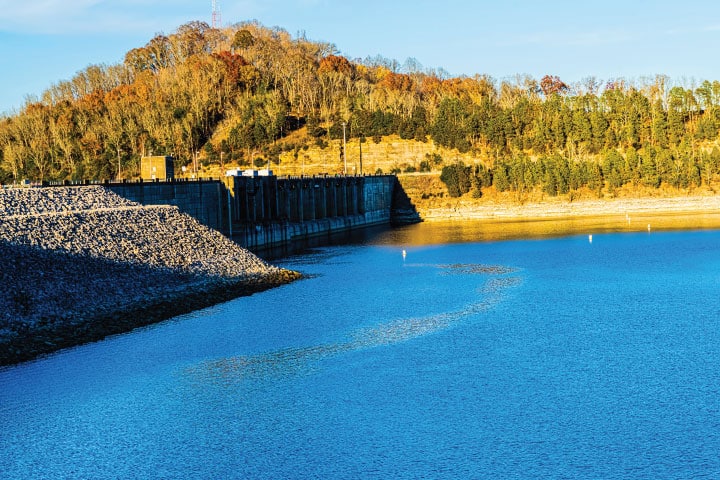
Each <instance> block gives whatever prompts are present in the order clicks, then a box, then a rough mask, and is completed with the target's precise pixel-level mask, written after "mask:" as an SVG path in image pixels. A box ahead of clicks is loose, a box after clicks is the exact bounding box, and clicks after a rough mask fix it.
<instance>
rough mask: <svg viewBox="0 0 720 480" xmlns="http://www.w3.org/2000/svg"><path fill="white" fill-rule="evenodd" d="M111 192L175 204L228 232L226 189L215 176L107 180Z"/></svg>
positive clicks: (135, 199)
mask: <svg viewBox="0 0 720 480" xmlns="http://www.w3.org/2000/svg"><path fill="white" fill-rule="evenodd" d="M103 185H104V186H105V187H106V188H107V189H108V190H110V191H111V192H113V193H115V194H117V195H119V196H121V197H123V198H126V199H128V200H130V201H132V202H137V203H139V204H141V205H145V206H147V205H172V206H174V207H178V210H180V211H181V212H182V213H186V214H188V215H190V216H191V217H193V218H194V219H195V220H197V221H198V222H200V223H202V224H203V225H206V226H208V227H210V228H212V229H215V230H219V231H221V232H223V233H227V232H226V230H227V220H226V218H227V217H226V216H225V215H224V208H225V207H224V203H225V196H226V194H225V189H224V187H223V185H222V183H221V182H219V181H218V180H213V179H199V180H188V181H183V180H174V181H158V182H124V183H108V182H106V183H104V184H103Z"/></svg>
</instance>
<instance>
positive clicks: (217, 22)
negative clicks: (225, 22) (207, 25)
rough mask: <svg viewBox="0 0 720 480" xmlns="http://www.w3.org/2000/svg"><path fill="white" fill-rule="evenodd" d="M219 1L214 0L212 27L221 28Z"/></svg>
mask: <svg viewBox="0 0 720 480" xmlns="http://www.w3.org/2000/svg"><path fill="white" fill-rule="evenodd" d="M217 3H218V2H217V0H212V27H213V28H220V26H221V24H222V19H221V18H220V10H219V9H218V5H217Z"/></svg>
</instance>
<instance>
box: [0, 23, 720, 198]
mask: <svg viewBox="0 0 720 480" xmlns="http://www.w3.org/2000/svg"><path fill="white" fill-rule="evenodd" d="M343 124H344V125H345V127H346V135H347V136H348V137H349V138H364V137H371V138H373V139H375V141H381V140H382V138H383V137H385V136H387V135H399V136H400V137H401V138H403V139H414V140H417V141H421V142H430V141H432V142H434V144H436V145H439V146H442V147H446V148H450V149H457V151H458V152H460V153H467V154H469V155H470V156H471V157H472V158H474V159H476V161H475V165H473V166H470V167H464V166H461V165H446V169H447V170H446V171H445V172H444V176H445V178H450V179H451V178H454V177H458V178H460V177H463V175H460V174H457V172H464V171H466V170H464V168H470V169H471V170H472V174H470V175H469V176H467V178H468V179H469V180H467V181H465V180H463V181H462V182H459V181H458V182H456V183H457V184H458V185H460V184H462V185H463V187H462V188H460V189H459V190H458V191H462V190H464V189H465V185H466V184H467V183H468V181H469V182H470V185H471V186H470V187H469V188H470V189H472V185H475V186H478V185H480V187H482V186H483V185H486V186H489V185H494V186H495V187H496V188H497V189H498V190H501V191H502V190H518V191H521V190H522V189H527V188H535V187H542V188H543V189H545V190H546V191H547V192H548V193H553V192H555V193H564V192H566V191H568V190H572V189H576V188H580V187H588V188H591V189H595V188H619V187H621V186H622V185H625V184H628V183H636V184H642V185H647V186H651V187H652V186H658V185H660V184H662V183H666V184H668V185H672V186H677V187H678V188H683V187H688V186H692V185H700V184H703V183H711V182H713V181H715V180H716V179H717V175H718V173H719V170H718V168H720V166H719V165H718V161H717V157H718V152H717V150H715V149H713V147H714V145H715V144H716V143H717V139H718V134H719V132H720V82H719V81H709V80H706V81H703V82H701V83H699V84H697V85H678V84H675V83H673V82H672V81H671V80H670V79H669V78H667V77H665V76H660V75H659V76H656V77H653V78H647V79H641V80H639V81H633V82H630V81H627V80H623V79H615V80H612V81H607V82H600V81H599V80H597V79H595V78H587V79H585V80H583V81H581V82H578V83H576V84H571V85H568V84H566V83H564V82H563V81H562V80H561V79H560V78H558V77H556V76H552V75H546V76H544V77H543V78H542V79H540V80H539V81H538V80H536V79H534V78H532V77H529V76H518V77H516V78H513V79H504V80H500V81H498V80H495V79H493V78H491V77H488V76H485V75H476V76H473V77H467V76H463V77H450V76H449V75H448V74H447V73H445V72H444V71H442V70H430V69H423V67H422V66H421V65H419V64H418V63H417V61H415V60H413V59H409V60H408V61H406V62H405V64H402V65H400V64H399V63H398V62H396V61H393V60H388V59H385V58H383V57H373V58H366V59H348V58H346V57H344V56H342V55H340V54H339V52H338V51H337V48H336V47H335V46H334V45H333V44H330V43H326V42H317V41H312V40H309V39H307V38H306V37H304V36H302V35H301V36H297V37H293V36H291V35H290V34H288V33H287V32H286V31H284V30H282V29H279V28H266V27H263V26H262V25H260V24H258V23H256V22H248V23H241V24H236V25H233V26H230V27H227V28H223V29H215V28H211V27H209V26H208V25H207V24H206V23H204V22H191V23H188V24H186V25H183V26H181V27H180V28H178V29H177V31H175V32H174V33H172V34H170V35H157V36H156V37H154V38H152V39H151V40H150V41H149V42H148V43H147V44H146V45H145V46H143V47H139V48H136V49H133V50H131V51H129V52H127V54H126V56H125V59H124V61H123V62H122V63H120V64H116V65H110V66H107V65H93V66H90V67H88V68H87V69H85V70H83V71H81V72H79V73H78V74H76V75H75V76H74V77H73V78H72V79H70V80H66V81H60V82H59V83H57V84H55V85H53V86H52V87H51V88H49V89H47V90H46V91H45V92H43V94H42V95H41V96H40V97H39V98H35V99H32V100H29V101H27V102H26V104H25V105H24V106H23V108H22V109H21V110H20V111H19V112H15V113H13V114H12V115H7V116H5V117H3V118H0V181H2V182H3V183H8V182H13V181H19V180H21V179H24V178H29V179H34V180H63V179H75V180H78V179H83V178H95V179H102V178H129V177H132V176H135V175H137V173H138V171H139V168H138V163H139V158H140V157H141V156H142V155H146V154H158V155H160V154H163V155H164V154H168V155H173V156H175V157H176V158H177V159H178V162H179V163H180V164H181V165H191V164H192V163H193V162H194V161H195V160H197V159H198V158H201V159H202V161H204V162H215V163H220V164H222V163H224V162H229V161H232V162H238V163H240V164H248V165H250V164H252V163H253V162H254V161H255V160H257V159H258V158H259V157H266V158H268V159H270V160H271V161H275V162H279V154H280V152H281V151H282V150H283V149H293V148H294V149H296V150H297V149H298V148H300V147H302V146H305V145H308V144H310V143H313V142H314V143H316V144H317V145H320V146H325V145H327V144H328V142H329V141H332V140H336V139H338V138H341V137H342V134H343ZM302 129H304V130H302ZM296 130H301V131H306V132H307V135H306V137H304V140H302V142H304V145H298V144H292V143H290V142H286V141H283V139H285V137H287V136H288V135H289V134H290V133H292V132H294V131H296ZM294 138H297V137H294ZM455 170H457V172H456V173H452V172H454V171H455ZM463 178H464V177H463ZM450 183H452V180H450ZM448 185H449V184H448ZM476 190H477V191H480V189H476ZM467 191H469V190H467ZM453 192H455V190H453Z"/></svg>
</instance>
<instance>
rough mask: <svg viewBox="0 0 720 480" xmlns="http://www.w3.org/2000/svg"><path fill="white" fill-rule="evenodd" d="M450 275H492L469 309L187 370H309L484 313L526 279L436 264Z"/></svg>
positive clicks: (203, 374)
mask: <svg viewBox="0 0 720 480" xmlns="http://www.w3.org/2000/svg"><path fill="white" fill-rule="evenodd" d="M435 266H436V267H438V268H440V269H441V270H443V272H442V273H441V274H444V275H451V274H453V275H484V276H488V277H489V278H486V279H485V281H484V282H483V283H482V284H481V285H480V287H479V288H478V289H477V291H476V292H477V294H478V298H474V299H472V301H471V302H470V303H469V304H467V305H466V306H465V307H464V308H462V309H461V310H458V311H454V312H444V313H440V314H436V315H428V316H421V317H413V318H405V319H400V320H395V321H391V322H387V323H381V324H379V325H375V326H372V327H368V328H363V329H359V330H357V331H355V332H352V333H351V334H350V335H349V339H348V340H347V341H345V342H337V343H330V344H325V345H315V346H311V347H306V348H288V349H283V350H279V351H275V352H269V353H264V354H261V355H254V356H237V357H231V358H223V359H218V360H213V361H207V362H203V363H202V364H200V365H197V366H195V367H192V368H189V369H187V371H186V373H188V374H190V375H191V376H192V377H193V378H195V379H211V380H215V381H220V382H221V383H229V382H232V381H237V380H242V379H245V378H248V377H253V378H263V377H272V376H284V375H288V374H294V373H298V372H301V371H303V370H305V369H306V368H307V367H308V364H310V363H311V362H313V361H317V360H320V359H323V358H327V357H330V356H334V355H339V354H341V353H345V352H349V351H354V350H361V349H367V348H374V347H380V346H386V345H392V344H395V343H399V342H404V341H407V340H411V339H413V338H417V337H421V336H424V335H428V334H431V333H433V332H437V331H439V330H442V329H445V328H448V327H450V326H452V325H453V324H455V323H457V322H459V321H461V320H463V319H465V318H468V317H470V316H472V315H476V314H478V313H481V312H483V311H485V310H487V309H488V308H490V307H492V306H493V305H496V304H497V303H498V302H500V301H501V300H502V296H503V293H504V291H505V290H506V289H508V288H511V287H514V286H516V285H518V284H519V283H520V282H521V279H520V278H519V277H516V276H508V275H509V274H513V273H516V272H517V269H514V268H511V267H507V266H503V265H480V264H452V265H435Z"/></svg>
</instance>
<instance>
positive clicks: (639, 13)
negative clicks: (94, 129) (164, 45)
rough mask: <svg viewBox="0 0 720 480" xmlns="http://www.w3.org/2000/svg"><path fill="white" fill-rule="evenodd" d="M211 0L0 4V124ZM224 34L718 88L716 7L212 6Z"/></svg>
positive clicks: (458, 68)
mask: <svg viewBox="0 0 720 480" xmlns="http://www.w3.org/2000/svg"><path fill="white" fill-rule="evenodd" d="M211 3H212V2H211V0H176V1H170V0H125V1H121V0H20V1H18V0H12V1H10V0H0V113H2V112H6V113H7V112H11V111H13V110H14V109H18V108H20V107H21V106H22V105H23V104H24V101H25V98H26V96H27V95H31V96H32V95H36V96H39V95H40V94H41V93H42V91H43V90H45V89H46V88H47V87H48V86H50V85H51V84H52V83H56V82H58V81H60V80H67V79H70V78H71V77H72V76H73V75H74V74H75V73H76V72H78V71H80V70H82V69H84V68H85V67H87V66H88V65H90V64H97V63H105V64H114V63H118V62H120V61H122V58H123V56H124V54H125V52H127V51H128V50H130V49H132V48H135V47H139V46H142V45H144V44H145V43H146V42H147V41H148V40H150V39H151V38H152V37H153V36H154V35H155V34H156V33H160V32H163V33H171V32H173V31H174V30H175V29H176V28H177V27H178V26H179V25H181V24H183V23H186V22H188V21H191V20H204V21H207V22H208V23H210V18H211ZM218 4H219V7H220V11H221V13H222V21H223V24H231V23H237V22H241V21H247V20H258V21H259V22H260V23H261V24H263V25H265V26H268V27H271V26H279V27H281V28H284V29H285V30H287V31H288V32H290V33H291V34H293V35H296V34H297V33H298V32H301V31H304V32H305V34H306V36H307V37H308V38H310V39H312V40H319V41H327V42H332V43H334V44H335V45H336V46H337V48H338V49H339V50H340V52H341V53H342V54H343V55H346V56H348V57H350V58H365V57H367V56H375V55H378V54H381V55H383V56H384V57H388V58H393V59H396V60H398V61H399V62H400V63H401V64H402V63H403V62H404V61H405V60H406V59H407V58H408V57H413V58H415V59H417V60H418V61H419V62H420V63H421V64H422V65H423V66H424V67H426V68H442V69H444V70H446V71H447V72H449V73H450V74H452V75H463V74H465V75H473V74H475V73H479V74H488V75H491V76H493V77H494V78H496V79H503V78H507V77H513V76H515V75H517V74H529V75H532V76H533V77H535V78H538V79H539V78H541V77H542V76H543V75H545V74H553V75H558V76H559V77H560V78H561V79H562V80H564V81H565V82H566V83H572V82H576V81H580V80H581V79H583V78H585V77H588V76H594V77H597V78H598V79H600V80H602V81H605V80H608V79H613V78H618V77H623V78H626V79H639V78H641V77H654V76H655V75H656V74H664V75H668V76H669V77H670V78H671V79H673V80H674V81H675V82H676V83H679V84H683V85H685V86H690V85H692V82H693V81H701V80H705V79H709V80H720V62H718V52H720V2H716V1H696V0H686V1H683V2H678V1H672V2H671V1H665V0H659V1H649V0H639V1H638V0H624V1H618V0H604V1H599V2H598V1H594V2H583V1H582V0H574V1H565V0H560V1H553V0H546V1H525V0H491V1H487V0H445V1H428V0H413V1H404V0H399V1H392V0H385V1H378V0H364V1H354V0H334V1H331V0H283V1H281V0H218Z"/></svg>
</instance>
